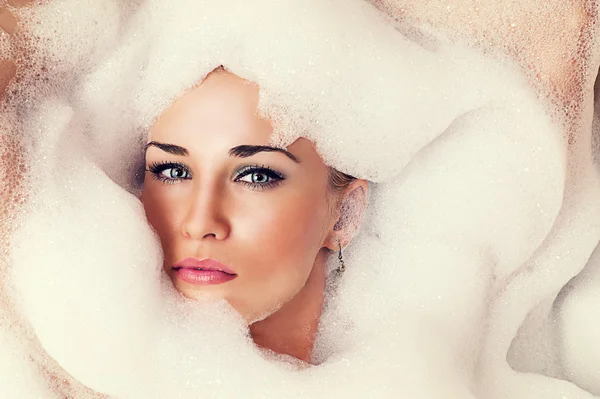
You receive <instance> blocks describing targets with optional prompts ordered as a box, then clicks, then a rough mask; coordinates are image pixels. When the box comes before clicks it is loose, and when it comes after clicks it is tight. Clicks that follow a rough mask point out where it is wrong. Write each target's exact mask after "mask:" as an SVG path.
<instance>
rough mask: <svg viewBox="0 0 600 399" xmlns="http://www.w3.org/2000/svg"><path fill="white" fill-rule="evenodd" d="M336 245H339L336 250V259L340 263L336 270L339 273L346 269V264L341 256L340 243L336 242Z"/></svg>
mask: <svg viewBox="0 0 600 399" xmlns="http://www.w3.org/2000/svg"><path fill="white" fill-rule="evenodd" d="M338 246H339V247H340V251H339V252H338V259H339V261H340V265H339V266H338V268H337V272H338V273H340V274H341V273H343V272H344V271H345V270H346V266H345V265H344V257H343V256H342V244H340V243H339V242H338Z"/></svg>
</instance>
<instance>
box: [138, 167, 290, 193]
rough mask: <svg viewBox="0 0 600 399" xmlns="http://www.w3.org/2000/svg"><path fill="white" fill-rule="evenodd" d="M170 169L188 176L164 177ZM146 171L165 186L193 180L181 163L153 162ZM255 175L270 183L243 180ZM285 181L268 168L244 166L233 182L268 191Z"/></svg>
mask: <svg viewBox="0 0 600 399" xmlns="http://www.w3.org/2000/svg"><path fill="white" fill-rule="evenodd" d="M168 169H181V170H183V171H184V173H186V174H187V176H186V177H181V178H168V177H165V176H163V175H162V172H164V171H165V170H168ZM146 171H148V172H150V173H152V177H153V178H154V179H156V180H159V181H161V182H162V183H164V184H175V183H178V182H180V181H182V180H190V179H191V178H192V174H191V173H190V170H189V168H188V167H187V166H186V165H184V164H182V163H179V162H153V163H152V164H150V165H149V166H148V169H146ZM254 173H257V174H264V175H266V176H267V177H268V178H269V180H270V181H269V182H267V183H251V182H247V181H243V180H241V179H242V178H244V177H246V176H248V175H252V174H254ZM283 180H285V176H284V175H283V174H281V173H279V172H277V171H275V170H273V169H271V168H269V167H268V166H265V165H262V166H259V165H252V166H244V167H242V168H240V169H238V170H236V172H235V173H234V175H233V181H234V182H237V183H241V184H243V185H245V186H246V187H248V188H250V189H252V190H266V189H269V188H274V187H277V186H278V185H279V184H280V183H281V181H283Z"/></svg>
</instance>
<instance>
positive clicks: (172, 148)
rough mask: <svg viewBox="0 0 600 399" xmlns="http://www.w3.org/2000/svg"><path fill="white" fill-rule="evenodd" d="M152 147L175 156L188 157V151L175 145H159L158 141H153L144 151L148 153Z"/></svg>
mask: <svg viewBox="0 0 600 399" xmlns="http://www.w3.org/2000/svg"><path fill="white" fill-rule="evenodd" d="M150 147H156V148H160V149H161V150H163V151H164V152H168V153H169V154H173V155H188V150H186V149H185V148H183V147H180V146H178V145H175V144H167V143H159V142H158V141H151V142H149V143H148V144H146V146H145V147H144V151H147V150H148V148H150Z"/></svg>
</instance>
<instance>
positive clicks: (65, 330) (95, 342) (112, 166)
mask: <svg viewBox="0 0 600 399" xmlns="http://www.w3.org/2000/svg"><path fill="white" fill-rule="evenodd" d="M340 10H343V13H340ZM72 15H78V16H80V17H79V19H78V20H77V21H76V22H75V21H74V20H73V18H71V16H72ZM21 17H22V18H24V20H25V21H27V22H28V23H29V24H28V25H27V26H28V31H29V32H30V33H31V34H34V35H35V36H37V37H38V38H39V40H37V41H35V48H36V52H34V53H35V56H36V57H39V58H37V59H36V60H34V64H35V66H36V67H37V68H39V69H40V70H42V69H43V68H42V67H43V66H45V67H47V66H48V65H53V64H54V63H56V64H57V67H56V69H54V70H52V71H50V72H48V75H47V77H48V79H49V81H50V82H49V83H50V84H49V85H48V87H49V90H48V91H47V92H46V93H36V92H35V91H27V90H24V91H23V93H22V94H23V96H24V97H23V98H28V99H31V101H28V104H24V103H21V104H18V107H20V108H18V110H17V112H20V114H21V115H23V118H22V119H21V121H20V122H21V123H22V125H21V126H15V129H16V130H17V131H20V132H21V133H22V134H23V135H24V142H25V144H27V147H28V156H29V161H30V163H29V165H28V167H29V168H30V169H29V170H30V175H31V176H32V181H31V182H30V184H31V186H30V188H31V190H30V192H29V193H28V196H27V202H26V204H27V212H24V213H23V214H21V215H20V216H21V223H20V228H19V231H18V232H17V233H16V234H15V236H14V237H13V242H12V248H11V249H12V251H11V256H12V258H11V259H12V263H11V272H12V276H13V280H12V281H11V283H12V284H13V285H14V287H15V288H16V291H17V292H18V296H17V297H16V299H17V300H18V303H19V306H20V308H19V309H18V310H19V311H21V312H22V314H23V316H24V317H25V319H26V320H27V322H28V323H30V325H31V327H32V328H33V330H34V331H35V334H36V336H37V339H39V341H40V343H41V345H42V346H43V348H44V350H45V351H46V352H47V353H48V354H49V355H50V356H51V357H53V358H54V359H55V360H56V361H57V362H58V363H59V364H60V366H61V367H63V368H64V369H65V371H66V372H68V373H69V374H70V375H71V376H72V377H73V378H74V380H76V381H78V382H80V383H82V384H83V385H86V386H88V387H89V388H91V389H93V390H95V391H98V392H101V393H106V394H109V395H111V396H114V397H119V398H126V399H131V398H151V397H155V398H164V397H179V398H196V397H206V396H210V397H222V398H233V397H236V398H237V397H246V398H258V397H289V398H296V397H297V398H304V397H310V398H329V397H332V396H345V397H349V398H353V397H381V398H384V397H398V396H400V397H404V396H406V397H425V398H438V397H439V398H441V397H443V398H454V397H456V398H466V397H482V398H483V397H485V398H496V397H497V398H514V397H531V398H542V397H543V398H549V397H559V395H563V394H564V395H567V396H568V397H586V396H589V395H588V394H587V393H586V392H584V390H583V389H581V388H577V387H576V386H574V385H572V384H571V383H570V382H567V381H562V380H558V379H553V378H550V377H548V376H546V375H547V374H550V375H551V377H557V378H563V379H565V380H568V381H573V382H575V383H576V384H578V385H579V386H580V387H582V388H584V389H587V390H588V391H589V392H597V389H598V388H597V385H596V382H595V380H594V378H596V376H595V375H593V374H589V373H588V374H586V372H585V370H586V368H587V365H588V364H592V363H593V361H594V360H595V359H596V358H595V357H593V355H594V353H595V352H588V354H589V356H590V357H589V358H588V359H587V360H586V359H583V358H581V357H580V356H578V355H577V354H578V353H583V352H584V351H585V349H586V348H588V347H589V345H590V344H587V342H588V341H584V340H583V339H580V338H581V337H582V335H581V334H580V332H581V331H582V330H583V327H581V325H582V322H581V321H580V316H581V315H582V314H585V311H586V310H587V309H589V306H587V305H585V306H583V307H581V308H577V302H576V301H575V302H572V301H571V302H570V301H566V302H565V309H566V310H565V312H566V313H565V317H564V319H563V322H564V323H565V324H564V327H563V330H564V335H561V336H560V338H561V339H563V340H564V350H565V351H567V352H565V353H562V354H561V356H562V358H563V359H565V363H564V364H556V365H555V367H556V369H557V370H558V369H560V368H564V370H566V372H565V373H561V372H559V371H556V372H554V373H552V372H548V370H543V369H542V370H541V369H540V368H539V367H538V366H537V364H539V363H540V362H541V363H544V359H541V358H539V357H536V359H535V361H533V360H532V361H531V364H525V363H526V362H524V361H522V358H523V356H521V357H520V356H519V354H514V353H512V354H511V356H509V359H510V360H511V365H513V366H515V367H516V368H517V369H518V370H524V371H533V372H537V373H539V374H535V375H527V374H524V373H520V372H516V371H514V370H513V369H512V368H511V366H510V365H509V363H508V362H507V361H506V357H507V353H508V352H509V350H510V349H511V348H510V346H511V342H512V341H513V338H515V336H517V335H519V334H520V333H519V327H521V325H522V324H523V322H524V320H525V319H526V317H527V314H528V313H529V312H530V311H532V310H534V309H538V308H539V309H546V310H547V309H548V308H547V307H546V308H544V306H540V303H544V304H546V305H547V304H551V303H553V301H554V298H556V295H557V294H558V292H559V291H560V290H561V288H562V287H563V286H564V285H565V284H566V283H567V282H568V281H569V280H570V279H571V278H572V277H573V276H575V275H577V274H578V273H579V272H580V271H581V269H582V268H583V266H584V264H585V262H586V260H587V258H588V257H589V255H590V253H591V252H592V250H593V248H594V247H595V246H596V245H597V243H598V239H599V237H600V228H599V226H600V220H599V216H600V212H598V209H597V206H596V205H595V204H596V202H597V201H596V199H597V194H598V193H599V192H600V183H599V180H598V179H597V171H596V170H595V169H594V168H593V167H592V164H591V153H586V152H585V151H584V150H585V143H583V144H581V145H580V147H576V146H575V147H571V148H570V147H569V146H568V145H567V140H566V136H567V134H566V132H565V131H564V129H563V127H562V126H558V125H556V124H554V123H553V122H552V118H551V116H549V115H548V114H547V110H548V107H547V105H546V104H543V103H542V102H541V101H540V100H539V98H538V96H537V95H536V94H535V91H534V90H533V89H532V88H531V87H530V84H529V83H528V81H527V80H526V79H525V78H523V77H522V76H521V75H520V74H519V73H518V72H517V70H516V68H515V66H514V65H512V63H511V62H510V61H509V60H507V59H498V58H495V59H488V58H484V57H482V56H481V55H479V54H477V53H476V52H475V51H473V50H471V49H469V48H468V47H466V46H463V45H460V44H448V43H440V45H439V46H438V47H436V46H430V47H427V48H425V47H422V46H420V45H419V44H418V43H416V42H414V41H412V40H409V39H408V38H407V37H405V36H403V35H401V34H400V33H399V31H398V30H397V29H396V26H395V24H394V23H393V21H391V20H389V19H388V18H387V17H386V16H383V15H382V14H381V13H380V12H379V11H377V10H376V9H375V8H373V7H372V6H371V5H370V4H368V3H366V2H363V1H359V0H353V1H348V0H344V1H342V0H307V1H304V2H297V1H291V0H289V1H278V2H273V1H266V0H256V1H252V2H248V1H239V0H238V1H236V0H221V1H209V0H204V1H192V0H182V1H179V2H177V3H176V4H175V3H173V2H169V1H160V0H147V1H146V2H143V3H142V2H140V3H139V8H137V9H135V12H134V11H133V6H123V5H121V4H119V3H118V2H116V1H111V0H105V1H97V0H96V1H86V2H79V1H78V2H75V1H74V0H63V1H54V2H48V3H45V5H43V6H40V7H32V8H30V9H25V10H22V11H21ZM71 24H74V25H75V26H77V27H81V30H80V31H76V30H74V29H73V28H72V26H71ZM74 32H77V33H76V35H74ZM54 35H56V37H57V38H58V39H56V40H54V39H53V40H50V39H49V38H53V37H54ZM72 35H73V37H71V36H72ZM77 38H82V40H78V39H77ZM219 65H223V66H224V67H225V68H227V69H229V70H230V71H232V72H233V73H236V74H238V75H239V76H242V77H244V78H247V79H249V80H252V81H254V82H257V83H258V85H259V87H260V95H261V103H260V104H261V105H260V107H261V111H262V112H263V113H264V114H266V115H269V116H270V117H271V118H272V120H273V122H274V127H275V134H274V136H273V139H272V141H273V143H274V144H277V145H286V144H288V143H290V142H292V141H293V140H294V139H295V138H297V137H298V136H306V137H308V138H310V139H311V140H313V141H314V142H315V143H316V145H317V148H318V149H319V151H320V153H321V154H322V156H323V158H324V159H325V160H326V161H327V162H328V163H329V164H331V165H333V166H335V167H337V168H339V169H341V170H342V171H345V172H348V173H352V174H354V175H357V176H360V177H365V178H369V179H371V180H372V181H376V182H378V183H379V184H374V185H372V186H371V189H372V195H371V203H370V208H369V213H368V216H367V218H366V222H365V225H364V226H363V228H362V231H361V232H360V234H359V236H358V237H357V239H356V240H355V242H353V244H352V245H351V247H350V248H348V250H347V251H346V252H345V255H344V256H345V259H346V264H347V271H346V273H345V275H344V277H343V278H342V280H341V281H340V282H339V286H338V287H337V289H333V288H331V289H330V292H329V297H328V307H327V311H326V314H325V315H324V318H323V322H322V326H321V333H320V337H319V342H318V343H317V354H316V359H318V360H319V363H320V364H319V366H316V367H310V368H306V369H299V368H298V366H297V364H294V363H293V362H289V359H288V360H286V359H282V358H277V357H274V356H272V355H268V354H265V353H263V352H261V351H260V350H259V349H257V348H256V347H255V346H254V345H253V344H252V342H251V341H250V339H249V338H248V336H247V332H246V330H245V327H244V325H243V323H242V321H241V320H240V319H239V318H238V317H237V315H236V314H235V313H234V312H233V311H232V310H231V309H230V308H229V306H228V305H227V304H224V303H220V302H219V303H213V302H209V303H206V304H205V303H195V302H189V301H184V300H183V299H182V298H181V296H180V295H178V294H177V293H176V292H173V288H172V286H171V285H170V283H169V280H168V279H167V278H166V277H165V276H164V275H163V274H162V271H161V267H160V265H161V263H162V260H161V253H160V247H159V244H158V241H157V239H156V237H155V236H154V234H153V232H152V231H151V229H150V227H149V226H148V224H147V222H146V220H145V217H144V215H143V210H142V207H141V205H140V203H139V200H138V199H137V198H136V197H135V196H134V195H132V194H130V193H129V192H133V193H135V192H137V189H138V188H139V187H138V183H137V182H136V172H138V170H136V168H137V167H138V166H139V162H140V160H141V145H142V143H143V141H144V140H145V134H146V132H147V129H148V128H149V126H150V125H151V124H152V122H153V121H154V120H155V118H156V117H157V116H158V115H159V114H160V113H161V112H162V111H164V110H165V109H166V108H167V107H168V106H169V104H170V103H171V102H172V101H173V100H174V99H175V98H176V97H177V96H179V95H181V94H182V93H183V92H184V91H185V90H187V89H189V88H191V87H193V86H194V85H195V84H197V83H198V82H199V81H201V80H202V79H203V77H204V76H206V74H207V73H209V72H210V71H212V70H213V69H214V68H215V67H217V66H219ZM61 82H62V83H65V82H67V83H65V84H60V83H61ZM27 84H28V82H25V83H23V84H21V85H20V87H22V88H27ZM31 93H36V94H35V96H32V95H31ZM28 96H29V97H28ZM581 126H584V127H585V126H586V125H585V123H583V124H582V125H581ZM588 144H589V143H588ZM573 148H578V150H574V149H573ZM579 150H581V154H583V155H582V156H581V157H575V156H574V155H573V154H579V153H577V151H579ZM573 159H575V160H577V161H576V162H575V161H573ZM574 170H575V172H577V173H575V172H574ZM128 191H129V192H128ZM582 289H583V290H584V291H585V292H589V293H593V290H592V289H588V288H587V286H586V288H582ZM586 290H587V291H586ZM544 301H546V302H544ZM592 302H593V301H592ZM569 309H571V311H569ZM578 309H583V312H582V311H580V310H578ZM2 331H3V330H2ZM593 331H594V330H593V329H590V330H589V332H593ZM0 332H1V331H0ZM519 336H521V337H525V338H520V339H521V341H519V339H517V341H518V342H521V347H526V348H533V346H532V345H531V339H528V338H527V337H526V334H520V335H519ZM13 339H14V337H13ZM590 339H591V338H590ZM518 342H517V343H518ZM590 342H591V341H590ZM567 344H570V345H571V346H568V345H567ZM576 344H579V345H580V346H577V345H576ZM550 346H552V345H550ZM514 348H519V345H517V344H515V345H514V346H513V348H512V350H518V349H514ZM567 348H569V349H567ZM25 350H26V349H24V350H23V351H25ZM524 353H525V352H524ZM527 353H531V352H527ZM17 358H18V356H17ZM3 359H4V358H3ZM3 359H0V373H3V372H4V371H3V370H5V369H2V367H3V365H4V364H13V363H2V360H3ZM7 359H8V357H7ZM10 361H11V362H13V360H10ZM25 363H27V362H25ZM29 366H30V365H27V364H23V365H19V366H17V367H19V369H22V370H24V372H23V373H25V372H29V371H28V370H29V369H27V367H29ZM528 368H529V369H528ZM543 374H546V375H543ZM3 375H4V374H3ZM23 375H25V374H23ZM23 378H27V379H29V378H31V379H32V381H34V383H35V384H38V385H32V391H31V392H33V393H27V391H25V390H24V391H22V392H21V391H19V395H21V396H20V397H36V395H38V396H39V395H41V394H39V393H38V392H40V390H43V386H44V384H43V382H44V380H43V377H42V379H41V382H40V379H39V377H37V376H36V374H35V373H33V372H32V374H31V377H23ZM45 378H48V377H45ZM36 381H37V382H36ZM0 382H1V380H0ZM11 389H22V387H21V385H20V384H18V383H15V384H13V387H12V388H11ZM23 389H25V388H23ZM15 392H17V391H15ZM26 395H29V396H26ZM79 395H80V396H82V397H85V396H86V395H87V394H84V393H81V394H79ZM552 395H554V396H552ZM569 395H570V396H569ZM46 397H48V395H46ZM86 399H87V398H86Z"/></svg>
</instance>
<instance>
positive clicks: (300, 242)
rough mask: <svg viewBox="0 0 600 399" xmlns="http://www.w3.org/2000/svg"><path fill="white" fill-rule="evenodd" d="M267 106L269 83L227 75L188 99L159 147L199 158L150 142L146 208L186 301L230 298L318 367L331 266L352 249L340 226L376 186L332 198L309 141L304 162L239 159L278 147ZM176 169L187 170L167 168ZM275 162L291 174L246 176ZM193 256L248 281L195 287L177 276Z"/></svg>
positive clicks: (266, 154)
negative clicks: (342, 249) (315, 354)
mask: <svg viewBox="0 0 600 399" xmlns="http://www.w3.org/2000/svg"><path fill="white" fill-rule="evenodd" d="M257 106H258V87H257V86H256V85H254V84H251V83H249V82H247V81H244V80H243V79H241V78H239V77H237V76H235V75H233V74H231V73H229V72H226V71H224V70H217V71H215V72H213V73H211V74H210V75H209V76H208V77H207V78H206V79H205V80H204V81H203V82H202V83H201V84H200V85H199V86H197V87H196V88H194V89H192V90H190V91H189V92H188V93H186V94H185V95H183V96H182V97H181V98H180V99H179V100H177V101H176V102H175V103H174V104H173V106H172V107H171V108H170V109H168V110H167V111H166V112H165V113H164V114H163V115H162V116H161V117H160V119H159V120H158V121H157V123H156V125H155V126H154V127H153V129H152V131H151V133H150V140H151V143H163V144H164V143H168V144H171V145H176V146H179V147H183V148H185V150H186V152H187V155H175V154H173V153H169V151H165V148H164V147H163V148H162V149H161V148H159V147H158V146H155V145H149V146H148V148H147V151H146V168H147V172H146V175H145V180H144V190H143V194H142V201H143V204H144V208H145V210H146V215H147V217H148V221H149V222H150V223H151V225H152V226H153V227H154V228H155V229H156V232H157V233H158V236H159V237H160V240H161V243H162V246H163V250H164V270H165V272H166V273H167V274H168V275H169V277H170V278H171V280H172V281H173V284H174V285H175V287H176V288H177V289H178V290H179V291H180V292H181V293H182V294H183V295H185V296H186V297H189V298H193V299H201V298H205V297H213V298H223V299H225V300H227V301H228V302H229V303H230V304H231V305H232V307H233V308H234V309H236V310H237V311H238V312H239V313H240V314H241V315H242V316H243V317H244V318H245V319H246V320H247V321H248V323H249V325H250V332H251V334H252V337H253V338H254V341H255V342H256V343H257V344H258V345H259V346H262V347H265V348H268V349H271V350H273V351H275V352H277V353H282V354H288V355H291V356H293V357H296V358H298V359H301V360H304V361H309V359H310V352H311V350H312V346H313V343H314V339H315V334H316V330H317V325H318V320H319V317H320V315H321V311H322V307H323V296H324V288H325V268H324V265H325V261H326V259H327V257H328V256H329V254H330V253H331V252H332V251H337V250H338V245H339V244H338V243H341V244H342V245H345V244H346V243H347V241H348V237H347V235H346V233H347V232H346V231H344V228H342V229H339V228H338V229H335V230H334V225H335V223H336V222H337V220H338V218H339V216H340V212H339V210H338V209H339V208H338V206H339V204H340V201H341V200H342V199H343V198H344V197H345V196H347V195H349V194H350V193H352V192H353V191H354V190H362V191H361V192H362V193H366V190H367V183H366V182H365V181H362V180H357V181H355V182H354V183H352V185H351V186H350V187H348V189H347V190H345V191H343V192H341V193H332V192H331V190H330V189H329V186H328V167H327V166H326V165H325V164H324V163H323V161H322V160H321V158H320V157H319V155H318V154H317V152H316V150H315V148H314V146H313V144H312V143H311V142H310V141H308V140H306V139H298V140H297V141H296V142H295V143H293V144H292V145H290V146H289V147H288V148H287V151H288V152H289V153H290V154H291V157H293V158H295V160H294V159H291V157H290V156H288V155H286V154H285V153H283V152H279V151H263V152H258V153H256V154H254V155H251V156H246V157H242V156H233V155H231V154H230V150H231V149H232V148H235V147H237V146H240V145H253V146H268V145H269V139H270V137H271V134H272V127H271V125H270V123H269V121H268V120H265V119H262V118H260V117H259V116H258V114H257ZM164 162H171V163H173V162H178V163H181V166H175V167H174V166H173V165H168V166H160V167H159V168H158V169H157V168H156V164H160V163H164ZM153 165H154V166H153ZM263 165H264V166H265V167H268V168H270V169H272V170H273V171H275V173H277V174H280V175H282V176H284V177H285V178H284V179H283V180H277V179H276V178H275V177H272V176H271V177H269V178H268V179H267V178H266V176H265V172H254V173H250V174H245V175H244V173H247V172H244V170H247V168H248V167H263ZM165 168H166V169H165ZM245 168H246V169H245ZM240 171H242V172H240ZM173 176H180V177H182V176H183V178H181V179H174V178H173ZM165 178H166V180H165ZM253 178H254V179H259V181H261V182H263V183H260V184H259V183H256V182H254V183H252V179H253ZM261 179H262V180H261ZM269 179H270V181H269ZM361 198H362V199H363V200H365V201H366V196H365V195H363V196H362V197H361ZM342 241H343V242H342ZM188 257H195V258H199V259H204V258H210V259H214V260H217V261H219V262H221V263H223V264H225V265H226V266H228V267H229V268H231V269H233V270H234V271H235V273H236V274H237V277H236V278H235V279H233V280H231V281H228V282H226V283H222V284H218V285H196V284H190V283H188V282H186V281H183V280H182V279H181V278H180V277H179V275H178V274H177V272H176V271H175V270H174V269H173V265H174V264H175V263H176V262H177V261H180V260H182V259H185V258H188Z"/></svg>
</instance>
